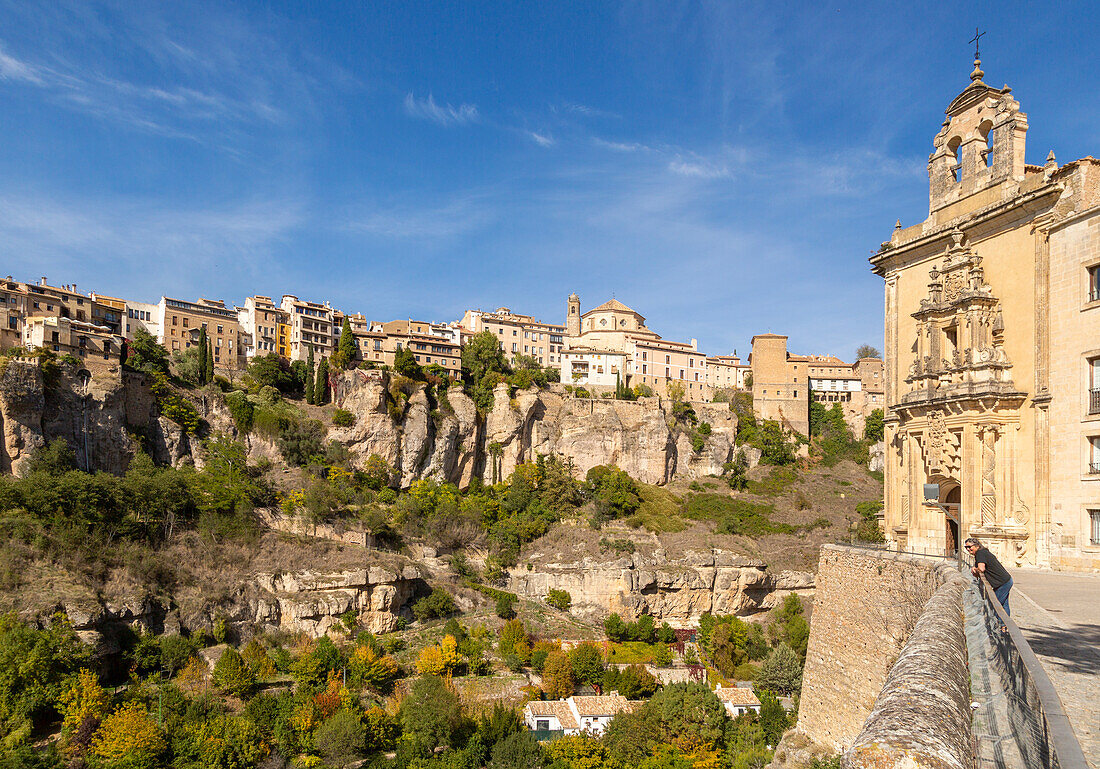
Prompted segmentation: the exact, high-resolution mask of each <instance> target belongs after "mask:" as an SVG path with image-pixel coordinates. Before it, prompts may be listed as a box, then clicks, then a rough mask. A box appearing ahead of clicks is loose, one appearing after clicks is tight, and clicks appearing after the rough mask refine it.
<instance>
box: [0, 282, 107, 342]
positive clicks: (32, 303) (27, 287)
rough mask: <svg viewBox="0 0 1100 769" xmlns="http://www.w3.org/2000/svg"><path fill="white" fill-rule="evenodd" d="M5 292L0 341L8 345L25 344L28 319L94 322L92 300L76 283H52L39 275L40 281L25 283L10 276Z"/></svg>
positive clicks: (4, 284)
mask: <svg viewBox="0 0 1100 769" xmlns="http://www.w3.org/2000/svg"><path fill="white" fill-rule="evenodd" d="M2 291H3V293H4V295H5V297H6V299H7V302H6V303H5V304H6V307H7V310H6V312H5V317H4V329H3V334H0V342H3V344H4V346H5V347H18V346H20V345H22V344H23V324H24V319H26V318H33V317H40V318H50V317H57V318H69V319H72V320H79V321H84V322H88V323H90V322H91V321H92V299H91V297H90V296H87V295H85V294H81V293H80V292H78V291H77V290H76V286H75V285H65V286H51V285H49V284H48V283H47V282H46V278H40V279H39V281H38V282H37V283H24V282H22V281H17V280H13V279H12V277H11V276H10V275H9V276H8V277H7V278H5V279H4V282H3V284H2Z"/></svg>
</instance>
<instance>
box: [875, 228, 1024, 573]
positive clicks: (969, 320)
mask: <svg viewBox="0 0 1100 769" xmlns="http://www.w3.org/2000/svg"><path fill="white" fill-rule="evenodd" d="M951 240H952V243H951V245H949V246H948V247H947V249H946V251H945V252H944V254H943V257H942V259H941V260H940V261H939V262H938V263H937V264H936V265H935V266H933V267H932V269H931V270H930V271H929V277H930V278H931V282H930V283H929V284H928V295H927V298H926V299H923V300H922V301H921V302H920V309H918V310H917V311H916V312H914V313H912V317H913V318H914V320H915V321H916V329H917V333H916V339H914V340H913V349H914V351H915V353H916V355H915V359H914V361H913V364H912V365H911V366H910V368H909V376H908V377H906V379H905V383H906V385H907V388H908V389H907V391H906V392H904V393H903V394H901V397H900V398H899V401H898V403H897V404H896V405H895V408H894V414H895V417H896V420H897V422H896V427H895V437H894V443H895V446H896V447H899V448H900V450H901V451H902V453H903V454H904V453H905V452H906V450H907V447H908V450H909V451H910V452H914V453H915V454H917V455H919V457H920V461H918V462H913V461H911V460H910V461H907V460H906V458H904V456H903V459H902V461H903V463H904V465H905V466H908V467H909V468H910V472H911V476H912V477H911V484H912V488H911V489H910V490H909V493H908V494H905V495H904V496H903V503H902V507H903V509H904V510H905V515H904V518H903V520H902V521H901V523H900V525H898V526H895V527H894V528H895V530H894V532H892V533H893V535H894V536H895V538H896V539H898V540H901V539H903V538H904V539H906V540H908V539H909V538H910V537H911V536H912V535H913V534H917V536H916V539H917V540H919V541H922V542H925V543H929V544H931V545H932V549H939V547H942V548H943V551H944V552H950V551H952V550H953V549H954V547H956V546H957V545H958V544H960V543H959V542H958V541H952V540H955V539H956V538H957V539H961V538H962V537H964V536H966V535H968V534H971V533H972V534H974V535H976V536H980V537H982V538H983V540H988V544H989V546H990V549H992V550H993V551H994V552H995V553H997V554H998V555H999V556H1002V557H1005V558H1006V559H1007V563H1010V564H1019V563H1022V562H1024V561H1025V560H1026V559H1027V556H1028V542H1029V535H1028V531H1029V529H1028V525H1027V524H1028V521H1027V520H1026V507H1024V506H1023V503H1022V502H1019V492H1018V490H1017V488H1016V473H1015V468H1014V455H1015V441H1016V435H1017V432H1018V430H1019V408H1020V406H1021V405H1022V404H1023V402H1024V400H1025V399H1026V397H1027V396H1026V393H1024V392H1021V391H1019V389H1018V388H1017V387H1016V385H1015V383H1014V382H1013V380H1012V375H1011V369H1012V363H1011V361H1010V360H1009V358H1008V355H1007V354H1006V352H1005V350H1004V338H1003V337H1004V322H1003V320H1002V311H1001V306H1000V301H999V300H998V298H997V297H996V296H995V295H994V293H993V290H992V288H991V287H990V286H989V285H988V284H986V282H985V278H984V270H983V269H982V259H981V257H980V256H978V255H977V254H976V253H974V252H973V251H972V250H971V249H970V248H969V247H968V246H967V245H966V243H965V236H964V235H963V233H962V232H961V231H959V230H957V229H956V230H954V231H953V232H952V233H951ZM923 483H937V484H939V486H940V489H941V498H940V499H939V500H938V501H939V502H940V503H941V504H943V505H944V507H946V509H947V511H948V512H946V513H945V512H944V508H941V507H936V506H932V507H928V506H925V507H923V508H922V509H921V511H920V512H919V514H918V515H915V516H914V515H913V514H912V513H911V512H910V507H911V505H910V497H913V498H916V499H918V500H921V499H923V496H922V489H921V488H920V486H921V485H923ZM949 495H950V498H949ZM949 521H950V522H949ZM910 528H916V529H920V530H921V531H920V532H919V533H918V532H910Z"/></svg>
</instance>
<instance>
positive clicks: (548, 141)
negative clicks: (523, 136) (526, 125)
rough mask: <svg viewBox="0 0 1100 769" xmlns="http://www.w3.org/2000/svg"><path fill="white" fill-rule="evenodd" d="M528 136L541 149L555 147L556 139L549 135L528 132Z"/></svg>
mask: <svg viewBox="0 0 1100 769" xmlns="http://www.w3.org/2000/svg"><path fill="white" fill-rule="evenodd" d="M527 135H528V136H530V137H531V141H533V142H534V143H535V144H537V145H539V146H540V147H553V146H554V144H555V142H554V137H553V136H550V135H549V134H540V133H539V132H538V131H528V132H527Z"/></svg>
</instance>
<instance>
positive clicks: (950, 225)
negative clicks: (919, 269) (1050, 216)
mask: <svg viewBox="0 0 1100 769" xmlns="http://www.w3.org/2000/svg"><path fill="white" fill-rule="evenodd" d="M1062 189H1063V188H1062V187H1061V185H1054V184H1050V185H1046V186H1044V187H1042V188H1040V189H1038V190H1034V191H1033V192H1029V193H1026V194H1024V195H1019V196H1017V197H1014V198H1012V199H1010V200H1007V201H1003V202H1001V203H999V204H997V205H995V206H993V207H992V208H989V209H986V210H985V211H983V212H981V213H978V214H975V215H973V216H972V217H971V218H970V219H969V220H967V221H965V222H960V221H958V220H952V221H950V222H947V223H945V224H941V225H938V226H937V227H936V229H934V230H932V231H931V232H929V233H926V234H923V235H920V236H919V237H917V238H914V239H913V240H910V241H909V242H908V243H905V244H903V245H898V246H892V247H890V248H885V249H884V250H882V251H878V252H876V253H875V254H873V255H872V256H871V257H870V258H869V259H868V261H869V262H870V263H871V271H872V272H874V273H875V274H876V275H882V276H885V275H886V272H887V270H889V269H891V268H892V267H895V266H896V265H895V264H894V262H896V261H898V260H899V259H898V257H901V256H903V255H907V254H911V253H913V252H915V251H918V250H920V249H922V248H928V247H931V249H930V252H929V256H932V255H938V254H939V251H938V249H939V248H940V245H939V243H940V241H943V240H946V239H947V238H949V237H950V235H951V232H952V231H953V230H955V229H957V228H959V227H960V226H965V227H966V228H967V229H970V228H973V227H977V226H980V225H983V224H987V223H990V222H993V221H996V220H997V219H998V218H1001V217H1003V216H1006V215H1008V214H1009V213H1011V212H1013V211H1015V210H1017V209H1020V208H1026V207H1028V206H1030V205H1032V204H1034V203H1036V202H1037V201H1040V200H1042V199H1043V198H1046V197H1049V196H1051V195H1060V194H1061V193H1062ZM1036 208H1037V209H1038V208H1040V207H1036ZM933 251H934V252H935V253H934V254H933V253H932V252H933Z"/></svg>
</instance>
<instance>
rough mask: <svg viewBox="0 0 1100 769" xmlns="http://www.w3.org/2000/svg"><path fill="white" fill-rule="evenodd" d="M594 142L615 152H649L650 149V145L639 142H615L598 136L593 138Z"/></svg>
mask: <svg viewBox="0 0 1100 769" xmlns="http://www.w3.org/2000/svg"><path fill="white" fill-rule="evenodd" d="M592 143H593V144H595V145H596V146H597V147H602V148H604V149H607V150H612V151H614V152H648V151H649V150H650V147H648V146H646V145H645V144H641V143H639V142H613V141H608V140H606V139H601V138H600V137H598V136H595V137H593V138H592Z"/></svg>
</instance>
